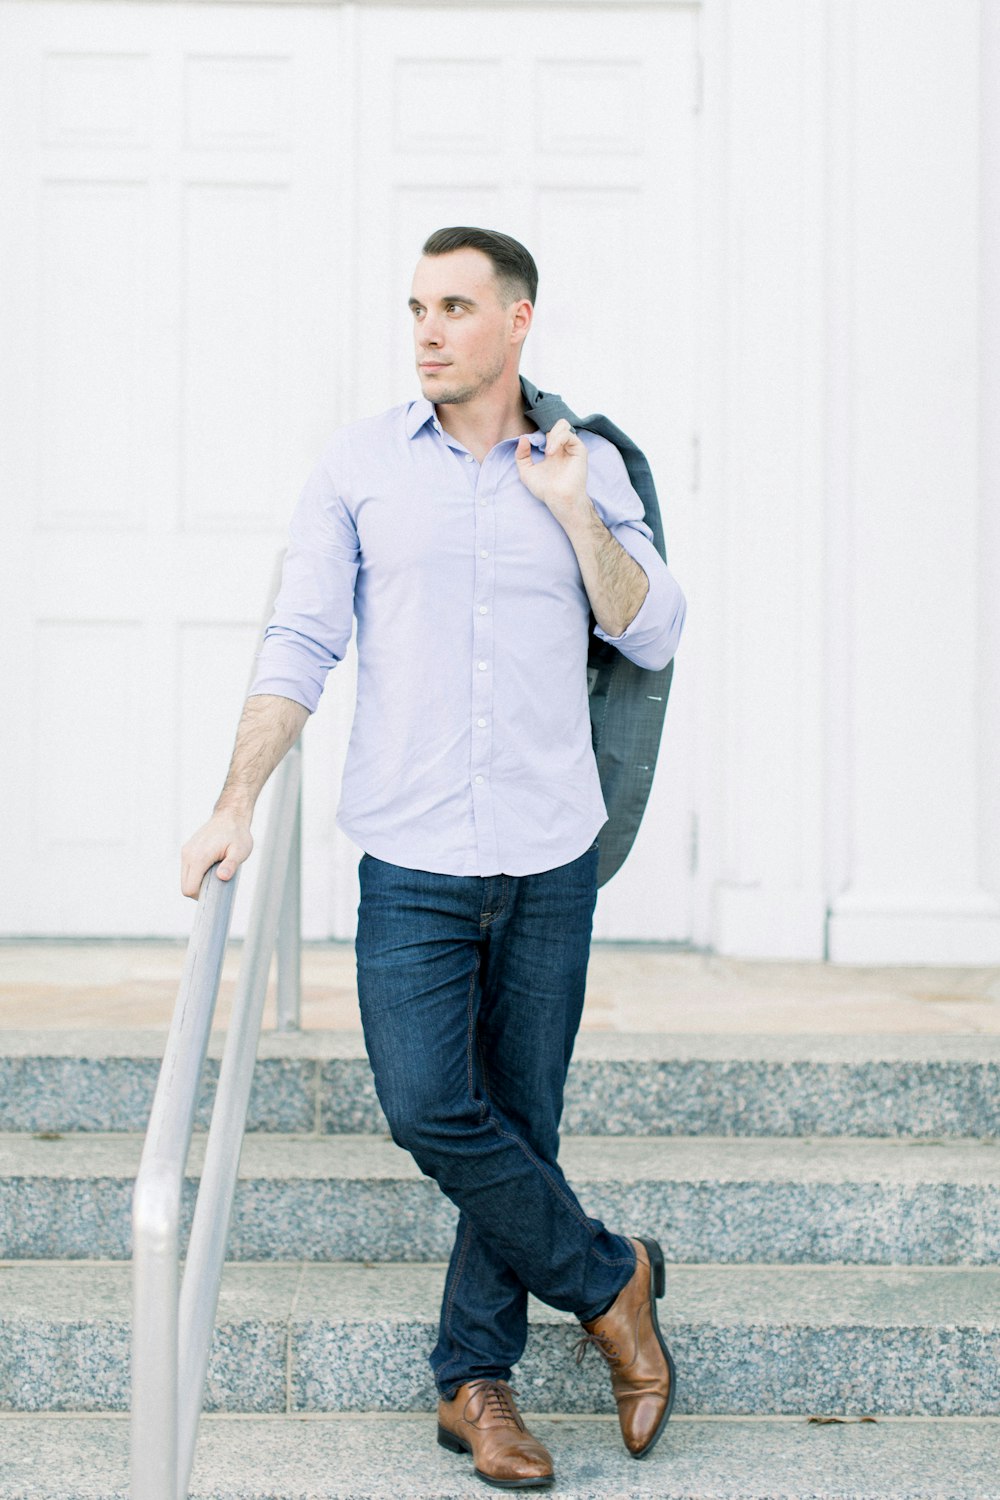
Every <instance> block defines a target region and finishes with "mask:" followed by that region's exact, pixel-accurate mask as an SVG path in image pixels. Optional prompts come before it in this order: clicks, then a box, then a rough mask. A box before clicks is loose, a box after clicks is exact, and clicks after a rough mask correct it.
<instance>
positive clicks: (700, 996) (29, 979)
mask: <svg viewBox="0 0 1000 1500" xmlns="http://www.w3.org/2000/svg"><path fill="white" fill-rule="evenodd" d="M184 953H185V944H184V943H182V942H176V943H173V942H143V941H125V940H122V941H97V940H95V941H87V942H80V941H73V940H67V941H63V942H48V941H22V942H7V943H0V1026H2V1027H5V1028H31V1029H32V1030H37V1029H40V1028H42V1029H53V1030H61V1029H64V1028H67V1027H91V1026H93V1027H137V1028H153V1029H157V1028H164V1029H165V1028H166V1027H167V1025H168V1024H169V1021H170V1015H171V1012H172V1009H173V1005H174V1001H175V999H176V995H177V986H178V981H179V979H180V975H181V970H182V968H183V963H184ZM238 967H239V945H238V944H231V945H230V952H229V954H228V956H227V959H226V964H225V968H224V971H223V982H222V990H221V994H220V1000H219V1009H218V1013H217V1016H216V1021H217V1024H218V1025H219V1026H224V1025H225V1024H226V1021H227V1018H228V1011H229V1004H230V1000H231V996H232V991H233V986H234V983H235V979H236V974H237V972H238ZM302 979H303V1004H302V1023H303V1026H304V1027H306V1028H338V1029H339V1028H360V1019H359V1016H358V1005H357V994H356V990H355V970H354V949H353V946H352V945H351V944H350V943H306V944H305V945H304V947H303V958H302ZM273 1024H274V1009H273V996H271V997H269V999H268V1003H267V1009H266V1011H265V1018H264V1025H265V1028H268V1027H271V1026H273ZM583 1030H585V1031H596V1032H600V1031H613V1032H660V1031H662V1032H670V1033H700V1034H702V1035H704V1034H705V1033H711V1032H714V1033H719V1034H731V1033H743V1034H754V1033H757V1034H760V1033H768V1034H775V1033H778V1034H794V1033H796V1032H809V1033H816V1032H828V1033H831V1034H841V1035H853V1036H858V1035H864V1034H870V1033H879V1032H896V1033H899V1032H905V1033H935V1032H936V1033H942V1034H951V1035H956V1034H957V1035H961V1034H965V1035H969V1034H977V1033H981V1034H989V1033H992V1034H997V1033H1000V967H997V968H963V967H958V966H954V967H947V968H924V967H919V968H918V967H902V966H900V967H893V968H888V967H885V968H881V967H855V966H850V965H841V964H823V963H800V962H776V961H764V960H753V959H736V958H720V957H718V956H716V955H714V954H709V953H694V952H688V951H678V950H677V949H675V948H670V947H666V946H662V945H658V944H646V943H595V944H594V946H593V949H592V952H591V961H590V970H589V983H588V991H587V1005H586V1009H585V1012H584V1019H583Z"/></svg>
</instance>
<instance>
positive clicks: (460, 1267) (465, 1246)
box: [437, 1217, 474, 1385]
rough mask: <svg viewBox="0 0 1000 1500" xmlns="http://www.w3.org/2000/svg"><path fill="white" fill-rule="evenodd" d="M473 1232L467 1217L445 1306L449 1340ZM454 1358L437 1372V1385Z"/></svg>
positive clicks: (446, 1332) (445, 1321) (453, 1361)
mask: <svg viewBox="0 0 1000 1500" xmlns="http://www.w3.org/2000/svg"><path fill="white" fill-rule="evenodd" d="M473 1232H474V1226H473V1224H472V1221H471V1219H469V1218H468V1217H467V1218H466V1220H465V1233H464V1234H463V1235H462V1243H461V1245H460V1246H459V1251H458V1260H457V1262H456V1264H455V1274H454V1276H453V1277H452V1281H451V1287H450V1289H449V1291H448V1301H447V1303H446V1305H445V1313H444V1331H445V1334H446V1335H447V1337H448V1338H451V1315H452V1311H453V1309H454V1302H455V1293H456V1292H457V1291H458V1283H459V1281H460V1280H461V1277H462V1272H463V1271H464V1270H465V1262H466V1260H467V1259H468V1256H469V1240H470V1238H471V1236H472V1234H473ZM455 1358H456V1357H455V1356H454V1355H453V1356H452V1358H451V1359H449V1360H447V1361H446V1362H445V1364H443V1365H442V1366H441V1369H440V1370H438V1372H437V1381H438V1384H439V1385H440V1384H442V1383H443V1382H442V1371H443V1370H447V1369H448V1366H449V1365H453V1364H454V1363H455Z"/></svg>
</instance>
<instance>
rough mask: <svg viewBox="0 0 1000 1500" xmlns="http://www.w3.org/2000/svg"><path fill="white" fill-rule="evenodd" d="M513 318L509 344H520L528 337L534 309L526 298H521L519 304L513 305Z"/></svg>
mask: <svg viewBox="0 0 1000 1500" xmlns="http://www.w3.org/2000/svg"><path fill="white" fill-rule="evenodd" d="M513 311H514V318H513V324H512V327H511V342H512V343H517V344H521V343H523V342H524V340H525V339H526V338H527V337H528V333H529V331H530V329H531V320H532V318H533V316H534V312H535V309H534V308H533V307H532V305H531V303H530V302H529V301H528V299H527V297H522V298H521V300H520V302H517V303H515V305H514V310H513Z"/></svg>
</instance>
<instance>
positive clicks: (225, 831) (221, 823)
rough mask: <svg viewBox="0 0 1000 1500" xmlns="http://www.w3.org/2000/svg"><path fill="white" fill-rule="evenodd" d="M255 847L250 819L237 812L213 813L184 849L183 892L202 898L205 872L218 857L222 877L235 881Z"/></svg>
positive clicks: (182, 854) (182, 866) (182, 855)
mask: <svg viewBox="0 0 1000 1500" xmlns="http://www.w3.org/2000/svg"><path fill="white" fill-rule="evenodd" d="M252 848H253V837H252V835H251V833H250V820H249V819H248V818H247V819H244V818H241V817H240V816H239V815H238V814H236V813H231V812H216V813H213V814H212V816H211V817H210V818H209V820H208V822H207V823H204V824H203V825H202V827H201V828H199V829H198V832H197V833H193V834H192V835H191V837H190V838H189V839H188V841H187V843H186V844H185V845H184V847H183V849H182V850H181V891H182V893H183V894H184V895H185V896H192V897H193V898H194V899H195V900H197V899H198V893H199V891H200V890H201V882H202V880H203V878H204V875H205V871H206V870H207V869H208V868H209V866H211V865H214V864H215V863H216V861H217V860H220V859H221V861H222V863H221V864H220V865H219V868H218V870H217V871H216V872H215V873H216V874H217V875H218V877H219V879H220V880H232V878H233V876H234V875H235V874H236V867H237V866H238V865H241V864H242V863H243V861H244V860H245V859H246V858H247V856H248V855H249V853H250V851H251V849H252Z"/></svg>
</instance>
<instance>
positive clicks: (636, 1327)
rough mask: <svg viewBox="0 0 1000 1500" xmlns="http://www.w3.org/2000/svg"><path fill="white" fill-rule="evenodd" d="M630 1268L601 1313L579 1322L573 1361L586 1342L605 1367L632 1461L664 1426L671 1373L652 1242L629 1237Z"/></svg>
mask: <svg viewBox="0 0 1000 1500" xmlns="http://www.w3.org/2000/svg"><path fill="white" fill-rule="evenodd" d="M632 1244H633V1245H634V1246H635V1254H636V1268H635V1271H634V1273H633V1275H632V1278H631V1280H630V1281H627V1282H626V1283H625V1285H624V1286H623V1287H622V1289H621V1291H620V1292H619V1293H618V1296H617V1297H616V1298H615V1300H614V1302H612V1304H611V1306H610V1307H609V1308H608V1310H607V1312H606V1313H602V1314H601V1316H600V1317H599V1318H591V1319H590V1321H589V1322H587V1323H584V1322H581V1324H580V1327H581V1328H583V1329H585V1330H586V1332H585V1333H584V1336H583V1338H582V1339H580V1340H579V1342H578V1343H577V1352H576V1358H577V1362H578V1363H579V1361H580V1360H582V1358H583V1356H584V1355H585V1354H586V1352H587V1347H588V1345H590V1344H594V1345H596V1347H597V1349H598V1351H599V1352H600V1354H602V1355H603V1357H604V1358H605V1359H606V1360H607V1362H608V1364H609V1365H610V1367H611V1389H612V1392H613V1393H614V1398H615V1401H616V1402H617V1405H618V1425H619V1426H620V1427H621V1430H622V1437H623V1438H624V1439H625V1446H626V1448H627V1449H628V1451H629V1452H630V1453H631V1455H632V1457H633V1458H645V1456H646V1454H647V1453H649V1452H651V1451H652V1449H653V1446H654V1444H655V1443H656V1441H657V1439H658V1438H659V1436H660V1433H661V1432H662V1431H663V1429H664V1427H665V1426H666V1421H667V1418H668V1417H669V1415H670V1412H671V1409H672V1407H673V1404H674V1392H675V1388H676V1375H675V1372H674V1362H673V1359H672V1358H671V1355H670V1350H669V1349H668V1348H667V1346H666V1344H665V1343H664V1341H663V1335H662V1334H661V1333H660V1325H659V1323H658V1322H657V1319H656V1298H657V1297H662V1296H663V1293H664V1290H665V1287H666V1273H665V1271H664V1267H663V1252H662V1250H661V1249H660V1247H659V1245H658V1244H657V1242H656V1241H655V1240H642V1239H639V1240H637V1239H633V1240H632Z"/></svg>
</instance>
